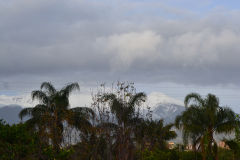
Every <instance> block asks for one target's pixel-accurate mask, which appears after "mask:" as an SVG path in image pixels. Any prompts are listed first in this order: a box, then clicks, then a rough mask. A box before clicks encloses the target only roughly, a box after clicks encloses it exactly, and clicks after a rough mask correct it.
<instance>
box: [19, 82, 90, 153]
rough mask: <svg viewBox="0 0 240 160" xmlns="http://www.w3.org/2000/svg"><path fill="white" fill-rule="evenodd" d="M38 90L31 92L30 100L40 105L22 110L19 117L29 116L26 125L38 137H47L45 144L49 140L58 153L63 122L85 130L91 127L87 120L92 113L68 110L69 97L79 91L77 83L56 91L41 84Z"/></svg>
mask: <svg viewBox="0 0 240 160" xmlns="http://www.w3.org/2000/svg"><path fill="white" fill-rule="evenodd" d="M40 89H41V90H35V91H32V99H33V100H35V99H37V100H39V102H40V103H39V104H37V105H36V106H35V107H33V108H24V109H23V110H22V111H21V112H20V113H19V117H20V118H21V119H22V118H23V117H25V116H27V115H29V116H31V118H30V119H29V120H28V121H27V122H26V123H27V124H28V125H29V126H31V127H32V128H33V129H37V131H38V133H39V135H40V136H42V137H48V138H49V139H48V138H46V139H45V142H46V143H48V142H49V140H50V142H51V144H52V145H53V148H54V150H55V151H56V152H58V151H59V150H60V145H61V143H62V141H63V130H64V122H67V123H68V125H72V126H75V127H76V128H77V129H80V130H85V129H86V126H90V125H91V123H90V122H89V119H90V116H93V115H94V112H93V111H92V110H91V109H90V108H87V107H76V108H70V104H69V96H70V93H72V92H73V91H74V90H79V85H78V83H70V84H68V85H66V86H64V87H63V88H62V89H61V90H56V89H55V88H54V86H53V85H52V84H51V83H50V82H43V83H42V84H41V87H40ZM43 140H44V139H43Z"/></svg>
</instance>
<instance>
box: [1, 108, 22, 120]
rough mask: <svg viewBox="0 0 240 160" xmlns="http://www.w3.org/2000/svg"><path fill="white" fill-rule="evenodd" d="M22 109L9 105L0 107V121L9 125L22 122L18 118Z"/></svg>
mask: <svg viewBox="0 0 240 160" xmlns="http://www.w3.org/2000/svg"><path fill="white" fill-rule="evenodd" d="M21 110H22V107H21V106H19V105H7V106H2V107H0V119H3V120H5V121H6V122H7V123H8V124H16V123H19V122H20V119H19V117H18V114H19V112H20V111H21Z"/></svg>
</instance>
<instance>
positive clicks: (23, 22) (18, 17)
mask: <svg viewBox="0 0 240 160" xmlns="http://www.w3.org/2000/svg"><path fill="white" fill-rule="evenodd" d="M197 3H201V2H197ZM209 3H210V2H209ZM201 5H203V6H204V5H208V3H207V2H206V1H204V2H202V3H201ZM239 16H240V12H239V10H236V9H235V10H231V9H226V8H219V7H217V6H216V7H215V8H212V9H210V10H209V11H208V12H200V11H199V12H193V11H192V10H188V9H187V10H186V9H184V8H181V7H179V6H173V5H172V6H169V4H167V3H164V1H158V2H156V1H149V2H144V1H139V2H136V1H127V0H123V1H114V2H113V3H110V1H101V2H99V1H84V0H79V1H75V0H60V1H59V0H52V1H47V0H42V1H37V0H22V1H17V0H13V1H9V2H6V1H0V21H1V23H0V35H1V37H0V57H1V58H0V75H1V81H3V82H9V81H13V79H14V81H20V80H23V77H24V80H26V81H28V82H29V81H37V80H38V81H42V80H41V79H45V80H46V79H50V80H53V79H54V80H56V81H64V80H66V81H69V80H80V81H83V82H86V83H87V82H89V83H90V82H93V81H109V82H111V81H115V80H118V79H124V80H125V79H126V80H130V81H136V82H139V83H159V82H173V83H179V84H196V85H212V84H234V85H239V81H240V74H239V68H240V63H239V60H240V53H239V52H240V45H239V43H240V30H239V27H240V23H239V20H238V18H239ZM39 77H41V78H39ZM13 83H14V82H13ZM4 85H5V83H4ZM2 86H3V85H2ZM3 88H4V87H3Z"/></svg>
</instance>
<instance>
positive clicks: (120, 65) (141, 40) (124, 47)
mask: <svg viewBox="0 0 240 160" xmlns="http://www.w3.org/2000/svg"><path fill="white" fill-rule="evenodd" d="M161 41H162V38H161V36H160V35H157V34H156V33H154V32H153V31H143V32H129V33H123V34H114V35H111V36H109V37H102V38H97V40H96V45H97V46H98V47H100V48H102V50H103V53H104V54H107V56H110V57H111V65H112V67H114V68H115V69H118V70H122V69H128V67H131V64H132V62H133V61H135V60H137V59H139V58H140V59H141V58H144V59H145V60H150V61H151V60H152V59H154V58H155V57H156V54H157V52H156V51H157V48H158V47H159V46H160V45H161Z"/></svg>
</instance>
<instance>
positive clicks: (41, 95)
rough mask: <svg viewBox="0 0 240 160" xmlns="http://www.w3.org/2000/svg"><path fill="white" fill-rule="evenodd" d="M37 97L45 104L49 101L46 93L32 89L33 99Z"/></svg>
mask: <svg viewBox="0 0 240 160" xmlns="http://www.w3.org/2000/svg"><path fill="white" fill-rule="evenodd" d="M35 99H37V100H39V101H40V102H41V103H43V104H47V103H48V101H49V100H48V97H47V95H46V93H44V92H43V91H40V90H35V91H32V100H35Z"/></svg>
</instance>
